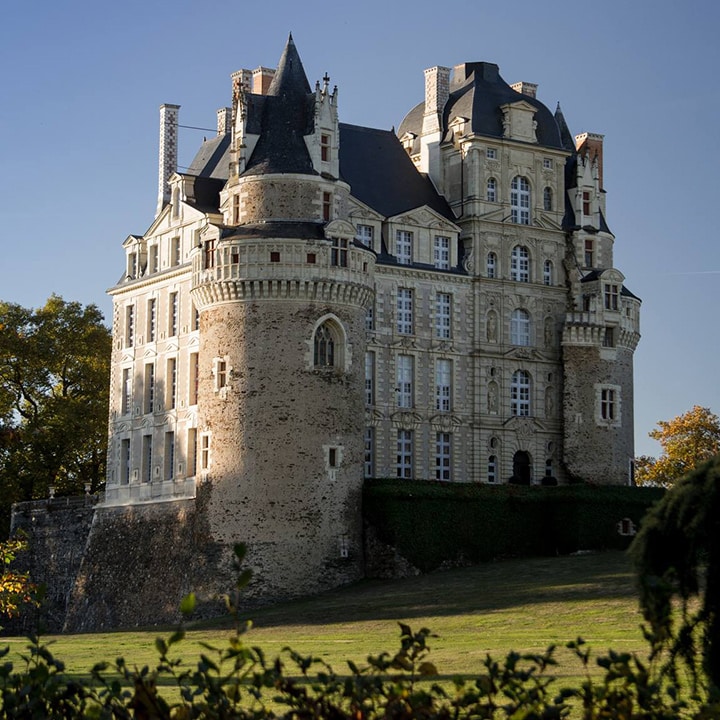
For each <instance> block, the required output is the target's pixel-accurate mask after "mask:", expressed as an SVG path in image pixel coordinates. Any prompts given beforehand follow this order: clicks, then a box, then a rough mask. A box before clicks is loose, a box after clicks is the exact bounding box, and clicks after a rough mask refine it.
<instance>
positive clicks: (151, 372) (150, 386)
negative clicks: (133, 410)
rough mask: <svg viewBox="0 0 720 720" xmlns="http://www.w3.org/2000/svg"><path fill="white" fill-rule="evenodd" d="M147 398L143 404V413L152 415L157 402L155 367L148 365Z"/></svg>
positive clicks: (146, 377)
mask: <svg viewBox="0 0 720 720" xmlns="http://www.w3.org/2000/svg"><path fill="white" fill-rule="evenodd" d="M144 389H145V396H144V399H143V400H144V402H143V412H144V413H146V414H147V413H151V412H152V411H153V404H154V402H155V365H154V364H153V363H147V365H145V388H144Z"/></svg>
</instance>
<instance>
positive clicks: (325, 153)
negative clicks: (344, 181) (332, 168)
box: [320, 134, 330, 162]
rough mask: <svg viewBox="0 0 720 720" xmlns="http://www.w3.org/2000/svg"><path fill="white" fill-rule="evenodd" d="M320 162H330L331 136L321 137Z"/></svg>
mask: <svg viewBox="0 0 720 720" xmlns="http://www.w3.org/2000/svg"><path fill="white" fill-rule="evenodd" d="M320 160H322V162H330V136H329V135H324V134H321V135H320Z"/></svg>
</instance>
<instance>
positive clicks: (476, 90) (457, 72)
mask: <svg viewBox="0 0 720 720" xmlns="http://www.w3.org/2000/svg"><path fill="white" fill-rule="evenodd" d="M520 100H523V101H525V102H526V103H528V104H529V105H532V106H533V107H534V108H535V110H536V112H535V122H536V123H537V130H536V134H537V140H538V143H539V144H540V145H544V146H546V147H553V148H562V147H563V142H562V139H561V136H560V128H559V126H558V123H557V121H556V120H555V117H554V116H553V114H552V113H551V112H550V110H548V108H547V107H546V106H545V105H543V103H541V102H540V101H539V100H538V99H537V98H534V97H531V96H530V95H522V94H520V93H519V92H517V91H516V90H513V89H512V88H511V87H510V85H508V84H507V83H506V82H505V80H503V79H502V77H501V76H500V72H499V68H498V66H497V65H495V64H494V63H488V62H473V63H463V64H461V65H456V66H455V69H454V71H453V77H452V81H451V83H450V97H449V98H448V101H447V102H446V103H445V109H444V111H443V130H447V129H448V126H449V125H450V123H451V122H452V121H453V120H454V119H455V118H457V117H464V118H467V119H468V120H469V121H470V127H471V130H472V132H474V133H477V134H478V135H487V136H490V137H497V138H502V137H503V112H502V110H501V109H500V106H501V105H505V104H507V103H513V102H518V101H520ZM424 107H425V105H424V103H420V104H419V105H416V106H415V107H414V108H413V109H412V110H411V111H410V112H409V113H408V114H407V115H406V116H405V119H404V120H403V121H402V123H401V124H400V127H399V130H398V136H399V137H402V136H403V135H404V134H405V133H406V132H411V133H414V134H415V135H420V134H421V132H422V118H423V113H424Z"/></svg>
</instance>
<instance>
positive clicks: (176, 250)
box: [170, 237, 182, 265]
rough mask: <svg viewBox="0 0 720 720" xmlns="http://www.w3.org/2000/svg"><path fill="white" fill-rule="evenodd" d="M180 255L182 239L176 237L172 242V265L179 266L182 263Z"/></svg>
mask: <svg viewBox="0 0 720 720" xmlns="http://www.w3.org/2000/svg"><path fill="white" fill-rule="evenodd" d="M181 259H182V258H181V255H180V238H179V237H174V238H173V239H172V240H171V241H170V265H179V264H180V261H181Z"/></svg>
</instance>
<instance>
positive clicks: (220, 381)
mask: <svg viewBox="0 0 720 720" xmlns="http://www.w3.org/2000/svg"><path fill="white" fill-rule="evenodd" d="M227 371H228V366H227V360H224V359H223V358H215V391H216V392H217V391H218V390H220V389H222V388H224V387H225V386H226V385H227Z"/></svg>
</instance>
